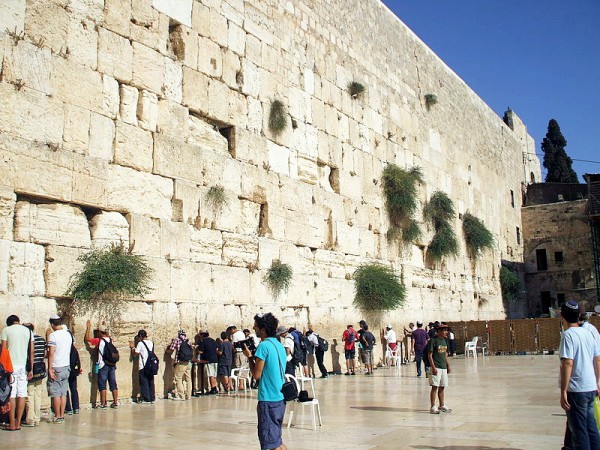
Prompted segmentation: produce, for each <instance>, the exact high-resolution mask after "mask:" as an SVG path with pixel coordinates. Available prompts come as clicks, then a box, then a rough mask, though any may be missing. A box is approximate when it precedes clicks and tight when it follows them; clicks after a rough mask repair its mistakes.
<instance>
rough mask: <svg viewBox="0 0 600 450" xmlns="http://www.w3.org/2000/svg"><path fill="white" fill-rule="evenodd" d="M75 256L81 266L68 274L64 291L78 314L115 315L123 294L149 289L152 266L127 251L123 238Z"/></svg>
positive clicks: (137, 295)
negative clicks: (104, 246) (76, 270)
mask: <svg viewBox="0 0 600 450" xmlns="http://www.w3.org/2000/svg"><path fill="white" fill-rule="evenodd" d="M78 260H79V261H81V262H82V263H83V268H82V269H81V271H79V272H77V273H75V274H74V275H73V276H71V279H70V280H69V286H68V289H67V292H66V295H67V296H68V297H72V298H73V307H74V309H75V312H76V313H78V314H82V315H83V314H88V313H92V314H97V315H98V316H99V317H101V318H108V319H113V320H114V319H118V318H119V317H120V314H121V309H122V300H123V299H124V298H127V297H142V298H143V297H144V295H145V294H147V293H148V292H149V291H150V288H149V282H150V276H151V275H152V272H153V270H152V269H151V268H150V267H149V266H148V265H147V264H146V262H145V260H144V259H143V258H142V257H141V256H139V255H133V254H131V253H130V252H128V251H126V250H125V247H124V245H123V243H122V242H121V243H120V244H118V245H116V244H112V245H111V246H110V247H109V248H106V249H96V250H92V251H90V252H88V253H86V254H83V255H81V256H80V257H79V258H78Z"/></svg>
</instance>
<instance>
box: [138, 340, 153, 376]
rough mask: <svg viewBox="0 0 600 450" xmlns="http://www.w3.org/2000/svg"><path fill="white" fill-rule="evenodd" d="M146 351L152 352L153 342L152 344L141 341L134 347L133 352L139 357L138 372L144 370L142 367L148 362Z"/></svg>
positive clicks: (147, 341) (149, 341)
mask: <svg viewBox="0 0 600 450" xmlns="http://www.w3.org/2000/svg"><path fill="white" fill-rule="evenodd" d="M144 344H146V345H144ZM146 347H148V348H146ZM148 350H152V351H154V342H152V341H151V340H150V339H144V340H141V341H140V342H138V344H137V346H136V347H135V352H136V353H137V354H138V355H139V357H138V368H139V369H140V370H142V369H143V368H144V365H146V361H148Z"/></svg>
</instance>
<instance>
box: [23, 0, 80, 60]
mask: <svg viewBox="0 0 600 450" xmlns="http://www.w3.org/2000/svg"><path fill="white" fill-rule="evenodd" d="M64 6H66V5H65V2H62V1H60V0H59V1H47V0H31V1H28V2H27V9H26V10H25V34H27V35H28V36H29V37H30V38H31V39H32V40H34V41H39V40H40V39H43V42H44V46H46V47H48V48H50V49H51V50H52V52H53V53H56V54H58V53H59V52H63V53H64V52H66V49H67V37H68V34H69V24H70V17H69V13H68V12H67V10H66V8H64ZM13 28H14V27H13Z"/></svg>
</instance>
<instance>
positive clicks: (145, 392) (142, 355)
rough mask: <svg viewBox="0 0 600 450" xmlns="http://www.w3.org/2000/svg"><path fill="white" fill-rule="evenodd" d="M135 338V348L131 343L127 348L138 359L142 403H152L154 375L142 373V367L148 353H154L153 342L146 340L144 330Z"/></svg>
mask: <svg viewBox="0 0 600 450" xmlns="http://www.w3.org/2000/svg"><path fill="white" fill-rule="evenodd" d="M137 338H138V344H137V347H134V346H133V342H129V347H130V348H131V353H132V354H133V355H134V356H137V357H138V359H139V360H138V369H139V371H138V374H139V380H140V394H141V396H142V403H154V400H155V389H154V375H150V374H147V373H146V372H145V371H144V366H145V365H146V362H147V361H148V357H149V356H150V352H154V342H152V341H151V340H150V339H148V333H146V330H140V331H138V334H137Z"/></svg>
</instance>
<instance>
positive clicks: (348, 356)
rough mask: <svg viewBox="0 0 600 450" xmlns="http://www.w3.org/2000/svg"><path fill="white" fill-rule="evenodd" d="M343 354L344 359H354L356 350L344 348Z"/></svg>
mask: <svg viewBox="0 0 600 450" xmlns="http://www.w3.org/2000/svg"><path fill="white" fill-rule="evenodd" d="M344 356H345V357H346V359H354V357H355V356H356V350H355V349H352V350H344Z"/></svg>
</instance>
